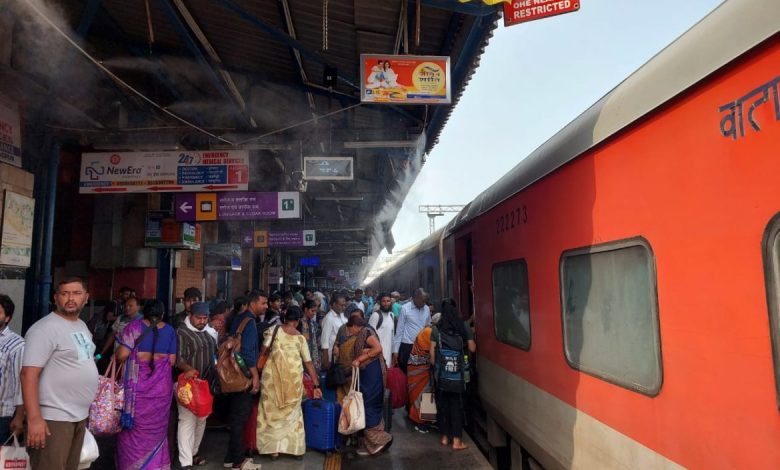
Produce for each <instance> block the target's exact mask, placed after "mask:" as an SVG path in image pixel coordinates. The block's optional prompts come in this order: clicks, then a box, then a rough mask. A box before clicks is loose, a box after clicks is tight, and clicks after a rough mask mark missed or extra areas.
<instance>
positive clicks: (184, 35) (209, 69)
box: [157, 0, 257, 127]
mask: <svg viewBox="0 0 780 470" xmlns="http://www.w3.org/2000/svg"><path fill="white" fill-rule="evenodd" d="M174 2H176V3H177V5H176V6H174V5H173V3H171V2H170V1H168V0H158V2H157V3H158V4H160V6H161V7H162V8H163V11H165V13H166V14H167V15H168V19H169V20H170V22H171V24H172V26H173V27H174V28H175V29H176V31H177V32H178V33H179V37H180V38H181V39H182V41H184V44H185V45H186V46H187V48H188V49H189V50H190V52H191V53H192V55H194V56H195V60H196V61H197V62H198V63H199V64H200V65H201V66H203V68H204V69H205V70H206V75H208V77H209V79H211V81H212V82H213V84H214V86H216V88H217V90H218V91H219V93H220V94H221V95H222V97H223V98H225V100H227V101H231V102H233V103H234V104H236V106H237V107H238V113H237V114H238V115H239V116H241V118H242V120H243V119H245V118H246V119H247V120H248V121H249V125H250V126H252V127H257V124H256V123H255V122H254V119H252V118H251V117H250V116H246V115H245V114H244V112H245V110H246V108H245V107H244V108H242V107H241V104H240V103H238V102H237V100H236V96H235V95H232V94H231V92H230V90H229V89H228V88H229V86H228V85H226V83H225V82H223V81H222V80H221V79H220V77H219V76H218V75H217V72H216V71H215V70H214V66H213V65H212V64H211V63H210V62H209V61H208V59H206V56H205V55H203V51H201V50H200V47H198V44H197V43H196V42H195V40H194V39H193V38H192V36H191V35H190V30H189V29H187V26H186V25H185V24H184V21H182V18H181V17H179V12H180V11H181V10H180V9H179V5H181V8H184V10H185V11H186V10H187V9H186V7H184V4H182V3H181V2H180V1H177V0H174ZM187 14H188V15H189V11H187ZM182 16H184V17H185V19H186V16H187V15H184V14H182ZM189 17H190V18H192V15H189ZM192 22H193V23H194V24H195V25H196V27H197V24H196V23H195V20H194V19H192ZM198 31H200V28H199V27H198ZM201 33H202V31H201ZM195 34H196V35H197V33H195ZM203 38H204V39H205V36H203ZM204 47H205V46H204ZM206 49H208V48H206ZM214 54H216V52H214ZM230 82H231V83H233V81H232V79H231V80H230ZM234 86H235V84H234ZM236 92H238V90H237V89H236ZM238 96H239V97H240V93H239V94H238ZM240 99H241V103H243V102H244V100H243V98H240ZM244 106H246V104H244Z"/></svg>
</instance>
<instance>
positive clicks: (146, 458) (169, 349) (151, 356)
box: [116, 300, 176, 470]
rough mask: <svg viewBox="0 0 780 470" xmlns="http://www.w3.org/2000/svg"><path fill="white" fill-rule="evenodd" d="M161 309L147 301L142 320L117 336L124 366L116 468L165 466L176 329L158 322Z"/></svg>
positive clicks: (155, 468)
mask: <svg viewBox="0 0 780 470" xmlns="http://www.w3.org/2000/svg"><path fill="white" fill-rule="evenodd" d="M164 311H165V310H164V307H163V304H162V302H160V301H159V300H148V301H147V302H146V304H145V305H144V310H143V313H144V317H143V319H139V320H134V321H132V322H130V323H129V324H128V325H127V326H126V327H125V328H124V330H122V332H121V333H120V335H119V337H118V338H119V344H120V347H119V349H117V352H116V356H117V359H119V360H120V361H122V362H124V361H125V360H126V361H127V363H126V364H125V380H124V384H125V407H124V410H123V411H122V427H123V430H122V432H121V433H119V436H118V438H117V454H116V467H117V469H118V470H170V468H171V454H170V452H169V450H168V415H169V413H170V410H171V399H172V397H173V378H172V375H171V366H172V365H173V364H174V363H175V362H176V332H175V331H174V329H173V328H172V327H171V326H170V325H168V324H166V323H163V322H162V321H161V319H162V315H163V313H164Z"/></svg>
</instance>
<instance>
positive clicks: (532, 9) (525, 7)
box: [504, 0, 580, 26]
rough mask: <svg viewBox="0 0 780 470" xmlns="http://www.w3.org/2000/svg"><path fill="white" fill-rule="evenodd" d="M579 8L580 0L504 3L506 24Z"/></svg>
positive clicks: (526, 0)
mask: <svg viewBox="0 0 780 470" xmlns="http://www.w3.org/2000/svg"><path fill="white" fill-rule="evenodd" d="M579 9H580V1H579V0H511V1H510V2H507V3H504V26H512V25H515V24H520V23H525V22H526V21H533V20H538V19H541V18H547V17H548V16H555V15H561V14H563V13H571V12H573V11H577V10H579Z"/></svg>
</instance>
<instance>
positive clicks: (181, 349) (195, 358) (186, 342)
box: [176, 318, 217, 377]
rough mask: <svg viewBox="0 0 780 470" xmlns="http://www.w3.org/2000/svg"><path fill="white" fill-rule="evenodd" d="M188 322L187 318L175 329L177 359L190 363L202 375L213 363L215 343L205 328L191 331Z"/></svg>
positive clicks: (215, 349)
mask: <svg viewBox="0 0 780 470" xmlns="http://www.w3.org/2000/svg"><path fill="white" fill-rule="evenodd" d="M188 323H189V318H187V319H186V320H185V321H184V322H182V324H181V325H179V327H178V328H177V329H176V340H177V345H178V354H177V359H178V360H179V361H181V362H184V363H185V364H188V365H190V366H191V367H192V368H193V369H195V370H197V371H198V375H200V376H201V377H203V376H204V375H205V374H206V371H207V370H208V368H209V366H210V365H211V364H213V361H214V356H215V354H216V351H217V343H216V342H215V341H214V337H213V336H212V335H211V334H209V333H208V332H207V331H206V329H205V328H204V329H203V330H202V331H193V330H192V329H191V327H189V326H188Z"/></svg>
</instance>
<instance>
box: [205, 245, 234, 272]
mask: <svg viewBox="0 0 780 470" xmlns="http://www.w3.org/2000/svg"><path fill="white" fill-rule="evenodd" d="M203 269H205V270H206V271H241V245H239V244H238V243H212V244H208V245H204V250H203Z"/></svg>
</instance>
